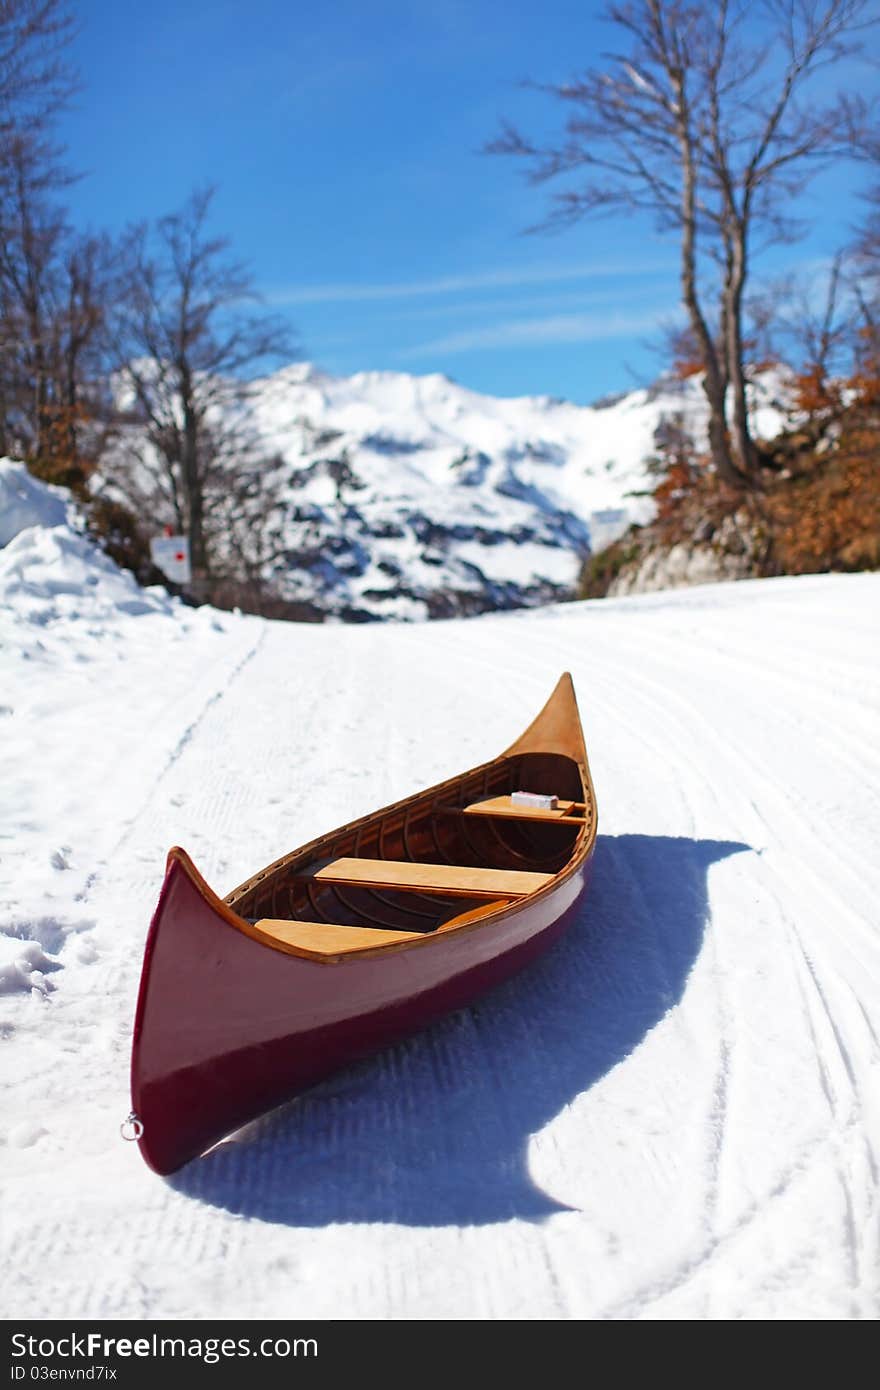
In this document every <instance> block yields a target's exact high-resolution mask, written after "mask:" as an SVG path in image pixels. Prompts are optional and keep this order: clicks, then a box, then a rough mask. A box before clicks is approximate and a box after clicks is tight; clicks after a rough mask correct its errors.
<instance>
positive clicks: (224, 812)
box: [0, 527, 880, 1319]
mask: <svg viewBox="0 0 880 1390" xmlns="http://www.w3.org/2000/svg"><path fill="white" fill-rule="evenodd" d="M75 541H76V542H77V544H74V542H75ZM131 597H132V594H131V591H130V588H129V586H128V583H127V581H126V580H124V579H120V577H119V576H117V575H115V574H114V573H113V572H112V570H110V569H108V568H107V565H106V563H105V562H104V561H102V560H100V558H97V557H96V556H95V553H94V552H93V551H91V548H90V547H88V546H87V544H86V543H85V542H83V541H81V540H80V539H79V538H76V537H72V536H71V533H70V532H66V533H65V528H64V527H56V528H53V529H49V530H45V529H43V530H39V529H38V530H33V529H31V530H24V531H22V532H21V533H20V535H19V536H18V538H17V540H16V541H14V542H13V543H12V544H11V545H10V546H8V547H7V548H6V549H5V550H3V551H0V604H2V606H0V644H2V647H3V682H2V689H0V705H2V708H0V749H2V757H3V769H2V774H0V775H2V786H3V793H4V795H3V824H2V829H0V835H2V839H0V851H2V853H0V940H2V941H3V945H4V955H3V957H2V959H0V964H2V971H3V973H2V975H0V989H2V991H3V993H0V1032H2V1048H3V1057H4V1062H3V1074H4V1082H5V1095H4V1105H3V1111H2V1118H0V1143H2V1154H3V1158H2V1162H3V1171H4V1175H5V1181H4V1184H3V1204H4V1211H3V1217H2V1227H3V1232H4V1246H5V1253H6V1258H7V1261H8V1266H9V1268H11V1269H12V1270H13V1271H14V1278H12V1279H10V1280H8V1281H7V1284H6V1287H5V1301H4V1308H5V1312H6V1316H7V1317H12V1318H16V1317H18V1318H21V1317H28V1316H38V1317H62V1318H87V1317H169V1318H176V1317H183V1316H187V1315H194V1316H197V1317H198V1316H218V1317H236V1316H244V1317H255V1318H256V1317H283V1318H299V1317H308V1316H311V1315H318V1316H325V1317H332V1316H335V1315H338V1313H339V1310H340V1309H344V1310H345V1313H346V1315H347V1316H353V1317H356V1318H391V1317H396V1318H400V1317H402V1318H406V1317H424V1316H426V1315H427V1316H431V1317H435V1318H447V1317H464V1318H470V1317H508V1318H566V1317H589V1318H623V1319H628V1318H714V1319H719V1318H744V1317H745V1318H807V1319H816V1318H841V1319H849V1318H870V1317H873V1316H876V1314H877V1312H878V1292H880V1274H878V1270H880V1261H878V1254H880V1251H878V1222H877V1214H878V1202H877V1199H878V1178H877V1173H878V1158H880V1154H878V1149H880V1126H878V1120H880V1116H878V1106H880V1100H878V1097H880V1090H878V1084H877V1083H878V1078H880V1052H878V1036H880V1009H878V997H880V995H878V985H880V941H878V926H877V910H876V905H877V901H878V897H880V868H878V864H877V858H876V852H875V851H876V825H877V820H878V812H880V804H878V803H880V754H878V743H877V738H876V732H877V705H878V699H877V680H876V677H877V670H876V664H877V663H876V651H877V641H876V638H877V619H876V614H877V609H878V600H880V576H876V575H870V576H859V575H855V576H832V577H810V578H805V579H794V580H772V581H763V582H743V583H740V584H736V585H722V586H718V587H716V588H703V589H691V590H687V591H680V592H677V593H675V594H670V595H663V594H660V595H650V596H647V597H644V598H639V599H621V600H614V601H607V600H606V601H604V602H599V603H590V604H580V605H566V606H562V607H558V608H547V609H544V610H542V611H541V612H539V613H526V614H505V615H496V616H489V617H484V618H480V619H477V620H474V621H470V622H463V621H455V622H445V623H435V624H430V625H424V624H420V625H415V626H397V625H390V624H389V625H370V626H366V627H363V626H361V627H358V626H354V627H343V626H334V625H331V626H323V627H316V626H303V627H299V626H295V625H292V624H280V623H269V622H265V621H263V620H261V619H258V618H237V617H235V616H232V615H229V614H222V615H218V614H216V613H212V612H211V611H210V610H207V609H202V610H199V611H193V610H190V609H186V608H183V607H181V606H180V605H179V604H178V603H176V602H173V601H170V600H163V599H160V598H159V596H158V595H151V594H146V595H142V594H141V595H138V594H137V592H136V591H135V593H134V597H135V598H139V600H140V603H139V606H134V607H133V606H132V604H131V603H130V599H131ZM566 668H568V669H570V670H571V671H572V673H573V675H574V679H575V683H576V686H577V690H578V695H579V699H580V704H581V709H582V713H583V717H584V725H585V730H586V734H587V741H588V746H589V749H590V755H591V762H592V767H593V773H594V777H595V783H596V789H597V795H598V803H599V841H598V849H597V857H596V867H595V874H594V879H593V884H592V888H591V891H590V894H589V896H588V899H587V902H586V905H585V907H584V910H583V913H582V915H581V918H580V920H579V921H578V922H577V923H576V925H575V926H574V927H573V929H572V930H571V931H570V933H569V934H568V936H567V937H566V939H565V940H564V941H562V942H561V943H560V944H559V945H558V946H557V947H556V948H554V950H553V951H552V952H550V953H549V954H548V955H547V956H546V957H545V958H544V959H543V960H542V961H541V962H540V963H539V964H538V965H536V966H535V967H533V968H532V969H530V970H529V971H528V972H527V973H525V974H523V975H522V976H520V977H519V978H517V979H516V980H514V981H512V982H511V983H509V984H508V985H506V986H504V987H503V988H502V989H500V990H498V991H497V992H496V993H494V994H492V995H490V996H487V997H486V998H485V999H484V1000H483V1001H482V1002H481V1003H480V1004H479V1005H478V1006H477V1007H475V1008H472V1009H469V1010H467V1011H464V1012H462V1013H459V1014H457V1015H455V1016H453V1017H450V1018H449V1019H447V1020H446V1021H445V1022H443V1023H441V1024H440V1025H438V1026H437V1027H435V1028H433V1029H432V1030H431V1031H430V1032H428V1033H426V1034H424V1035H422V1036H420V1037H418V1038H415V1039H413V1040H411V1041H410V1042H408V1043H406V1044H404V1045H401V1046H399V1047H397V1048H395V1049H393V1050H391V1051H388V1052H385V1053H383V1054H382V1055H381V1056H378V1057H377V1058H375V1059H374V1060H372V1061H369V1062H365V1063H364V1064H362V1065H360V1066H358V1067H356V1068H353V1069H350V1070H348V1071H346V1072H344V1073H342V1074H340V1075H338V1076H336V1077H334V1078H333V1079H331V1080H330V1081H328V1082H326V1083H325V1084H323V1085H322V1086H320V1087H318V1088H317V1089H316V1090H314V1091H313V1092H311V1093H309V1094H308V1095H307V1096H305V1097H303V1098H302V1099H300V1100H299V1101H298V1102H296V1103H294V1104H292V1105H289V1106H287V1107H284V1108H282V1109H281V1110H279V1111H277V1112H275V1113H274V1114H273V1115H271V1116H269V1117H267V1118H266V1119H264V1120H263V1121H260V1122H258V1123H257V1124H255V1125H253V1126H251V1127H250V1128H249V1130H247V1131H246V1132H243V1133H242V1134H241V1135H240V1136H238V1137H237V1139H236V1140H235V1141H232V1142H229V1143H226V1144H224V1145H222V1146H220V1147H219V1148H218V1149H216V1150H215V1151H214V1152H213V1153H212V1154H211V1155H209V1156H208V1157H206V1158H204V1159H201V1160H198V1161H196V1162H194V1163H193V1164H191V1165H189V1166H188V1167H187V1168H186V1169H185V1170H184V1171H183V1172H182V1173H180V1174H178V1175H177V1176H176V1177H175V1178H173V1179H172V1180H170V1181H163V1180H161V1179H159V1178H157V1177H156V1176H155V1175H154V1174H152V1173H151V1172H149V1171H148V1170H147V1168H146V1167H145V1165H144V1164H143V1162H142V1161H141V1159H140V1157H139V1155H138V1153H137V1151H136V1149H135V1148H134V1147H133V1146H129V1145H126V1144H124V1143H123V1142H122V1141H121V1139H120V1138H119V1137H118V1128H117V1127H118V1124H119V1122H120V1121H121V1120H122V1119H123V1117H124V1116H125V1114H126V1112H127V1110H128V1103H129V1102H128V1075H127V1073H128V1060H129V1047H130V1036H131V1024H132V1017H133V1013H134V1005H135V996H136V990H137V982H138V975H139V970H140V962H141V952H142V948H143V942H144V937H145V933H146V928H147V924H148V921H149V917H150V914H151V912H152V910H153V907H154V905H155V901H156V896H157V893H158V889H159V885H160V881H161V877H162V871H163V861H164V855H165V851H166V849H167V848H168V846H169V845H170V844H172V843H175V842H179V843H181V844H183V845H185V846H187V847H188V848H189V850H190V851H191V852H192V854H193V856H194V858H195V860H196V862H197V863H198V864H199V865H200V867H201V868H202V869H203V870H204V871H205V873H206V874H207V876H208V878H209V879H210V881H211V882H212V883H214V884H215V885H216V886H217V887H218V888H219V889H220V890H221V891H225V890H227V889H228V888H229V887H231V886H232V885H234V884H235V883H237V882H240V881H241V880H242V879H243V878H244V877H245V875H246V874H247V873H248V872H249V871H250V870H252V869H254V868H256V867H257V866H259V865H261V864H264V863H266V862H268V861H269V860H270V859H272V858H274V857H276V856H277V855H278V854H280V853H281V852H282V851H284V850H286V849H288V848H290V847H292V846H294V845H295V844H297V843H299V842H301V841H303V840H305V839H306V838H307V837H309V836H311V835H314V834H316V833H318V832H319V831H320V830H322V829H326V828H329V827H331V826H333V825H335V824H339V823H341V822H343V821H345V820H347V819H349V818H350V817H353V816H356V815H359V814H361V813H363V812H366V811H367V810H369V809H371V808H373V807H374V806H376V805H378V804H382V803H386V802H388V801H390V800H391V799H393V798H394V797H398V796H402V795H404V794H405V793H407V792H409V791H412V790H415V789H416V788H418V787H420V786H424V785H427V784H430V783H431V782H433V781H435V780H437V779H439V778H441V777H443V776H446V775H448V774H452V773H454V772H456V771H458V770H460V769H461V768H463V767H465V766H468V765H471V764H473V763H475V762H477V761H479V760H481V759H484V758H486V757H489V756H491V755H493V754H494V753H496V752H497V751H498V750H499V749H500V748H502V747H504V746H505V745H506V744H508V743H509V742H510V740H511V739H512V738H513V736H514V735H515V734H516V733H518V732H519V731H520V729H521V728H522V727H523V725H524V724H525V723H526V722H527V720H528V719H530V718H531V716H532V715H533V714H534V713H535V711H536V710H537V708H538V707H539V705H540V704H541V702H542V701H543V700H544V698H545V697H546V695H547V693H548V692H549V690H550V688H551V687H552V685H553V683H554V681H555V679H556V678H557V676H558V675H559V673H560V671H562V670H563V669H566Z"/></svg>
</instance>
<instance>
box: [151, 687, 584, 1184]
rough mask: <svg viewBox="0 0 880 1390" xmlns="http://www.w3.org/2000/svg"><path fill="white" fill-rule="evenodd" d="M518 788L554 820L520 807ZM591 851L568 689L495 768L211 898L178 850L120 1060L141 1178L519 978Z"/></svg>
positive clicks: (352, 828)
mask: <svg viewBox="0 0 880 1390" xmlns="http://www.w3.org/2000/svg"><path fill="white" fill-rule="evenodd" d="M517 791H527V792H531V793H536V794H543V795H544V796H547V797H551V796H553V797H556V798H558V804H557V805H556V807H555V808H552V809H546V808H541V807H532V806H523V805H522V804H520V803H518V802H517V801H514V799H513V793H514V792H517ZM595 839H596V805H595V798H594V794H593V786H592V782H591V780H590V772H589V766H588V763H587V755H586V750H585V748H584V739H583V733H582V730H581V724H580V718H579V715H578V709H577V703H576V700H575V694H574V688H573V686H572V682H571V677H570V676H569V675H567V674H566V675H564V676H562V678H561V679H560V681H559V683H558V685H557V686H556V689H555V690H554V692H553V694H552V695H551V697H550V699H549V701H548V702H547V704H546V705H545V707H544V708H543V710H542V711H541V713H540V714H539V715H538V717H537V718H536V719H535V720H534V722H533V723H532V724H530V725H529V727H528V729H526V731H525V733H524V734H522V736H521V737H520V738H518V739H517V740H516V742H515V743H514V744H512V746H511V747H510V748H508V749H507V750H506V751H505V752H504V753H502V754H501V756H500V757H498V758H495V759H494V760H493V761H491V762H488V763H484V764H482V765H481V766H480V767H475V768H473V769H472V770H471V771H469V772H464V773H462V774H460V775H459V776H458V777H453V778H450V779H449V781H446V782H441V783H439V784H438V785H437V786H435V787H431V788H429V789H428V790H427V791H423V792H420V793H418V794H417V795H415V796H410V797H407V798H406V799H405V800H403V801H398V802H396V803H395V804H394V805H393V806H387V807H385V808H384V809H383V810H381V811H376V812H374V813H373V814H372V815H369V816H365V817H364V818H363V819H361V820H357V821H352V822H351V823H350V824H349V825H345V826H342V827H341V828H340V829H338V830H334V831H331V832H330V833H329V834H327V835H322V836H321V837H320V838H319V839H317V840H313V841H312V842H311V843H310V844H307V845H304V846H303V847H302V848H301V849H296V850H293V851H292V852H291V853H290V854H286V855H285V856H284V857H283V858H282V859H278V860H276V861H275V863H274V864H270V865H269V866H268V867H267V868H265V869H261V870H260V872H259V873H256V874H254V875H253V877H251V878H249V879H248V880H247V881H246V882H245V883H242V884H241V885H240V886H239V887H238V888H236V889H234V891H233V892H231V893H229V894H228V895H227V896H226V897H225V898H219V897H217V895H216V894H215V893H214V892H212V890H211V889H210V888H209V887H208V885H207V883H206V882H205V881H204V879H203V878H202V877H201V875H200V874H199V872H198V870H197V869H196V868H195V866H194V865H193V863H192V861H191V860H190V859H189V857H188V855H187V854H186V853H185V852H184V851H183V850H182V849H179V848H175V849H172V850H171V851H170V853H169V855H168V862H167V868H166V873H165V881H164V883H163V886H162V891H161V894H160V897H159V903H158V906H157V908H156V911H155V914H154V916H153V920H152V923H151V925H150V930H149V935H148V938H147V943H146V950H145V953H144V963H143V971H142V975H141V985H140V993H139V996H138V1003H137V1014H136V1018H135V1025H134V1040H133V1048H132V1069H131V1070H132V1107H133V1110H132V1117H131V1120H132V1125H133V1127H134V1129H133V1132H134V1133H135V1134H138V1135H139V1143H140V1147H141V1152H142V1153H143V1156H144V1158H145V1159H146V1161H147V1163H148V1164H149V1165H150V1166H151V1167H152V1168H154V1169H155V1170H156V1172H158V1173H171V1172H174V1171H175V1169H177V1168H180V1167H181V1166H182V1165H183V1164H184V1163H187V1162H188V1161H189V1160H190V1159H192V1158H195V1157H196V1156H197V1155H199V1154H201V1153H204V1152H205V1150H206V1149H208V1148H210V1147H211V1146H212V1145H213V1144H215V1143H216V1142H217V1141H218V1140H220V1139H222V1138H223V1137H224V1136H225V1135H228V1134H230V1133H231V1132H232V1131H233V1130H235V1129H238V1128H240V1126H242V1125H243V1124H245V1123H247V1122H248V1121H250V1120H252V1119H255V1118H256V1117H257V1116H258V1115H261V1114H263V1113H264V1112H265V1111H267V1110H269V1109H271V1108H272V1107H274V1106H276V1105H279V1104H281V1103H282V1102H283V1101H286V1100H289V1099H291V1098H292V1097H293V1096H295V1095H296V1094H297V1093H298V1092H300V1091H301V1090H303V1089H305V1088H306V1087H308V1086H311V1085H313V1084H314V1083H315V1082H317V1081H319V1080H320V1079H321V1078H322V1077H325V1076H327V1075H328V1074H329V1073H331V1072H333V1071H334V1070H336V1069H337V1068H339V1067H342V1066H344V1065H346V1064H347V1063H349V1062H351V1061H353V1060H354V1059H356V1058H359V1057H362V1056H364V1055H366V1054H368V1053H370V1052H372V1051H374V1050H376V1049H378V1048H381V1047H384V1046H386V1045H387V1044H389V1043H391V1042H393V1041H395V1040H397V1039H399V1038H401V1037H404V1036H405V1035H407V1034H409V1033H411V1032H413V1031H415V1030H416V1029H419V1028H422V1027H424V1026H425V1025H426V1024H429V1023H430V1022H431V1021H432V1020H434V1019H436V1018H438V1017H439V1016H440V1015H442V1014H444V1013H446V1012H447V1011H449V1010H450V1009H456V1008H460V1007H461V1006H463V1005H466V1004H467V1003H469V1002H470V1001H471V1000H473V999H474V998H475V997H476V996H477V995H479V994H480V993H482V992H483V991H484V990H485V989H487V988H489V987H490V986H492V985H495V984H497V983H499V982H500V981H502V980H504V979H506V978H507V977H508V976H509V975H512V974H513V973H514V972H515V971H516V970H519V969H521V968H522V967H523V966H524V965H526V964H528V962H529V961H531V960H532V959H534V957H535V956H537V955H538V954H539V953H540V952H541V951H543V950H544V949H545V948H546V947H547V946H548V945H549V944H550V943H551V941H553V940H554V939H555V938H556V937H557V936H558V935H559V934H560V933H561V932H562V931H563V930H564V928H565V927H566V926H567V925H568V923H569V922H570V921H571V919H572V917H573V915H574V913H575V911H576V909H577V905H578V900H579V898H580V897H581V894H582V893H583V891H584V889H585V887H586V882H587V875H588V869H589V864H590V859H591V855H592V851H593V847H594V844H595Z"/></svg>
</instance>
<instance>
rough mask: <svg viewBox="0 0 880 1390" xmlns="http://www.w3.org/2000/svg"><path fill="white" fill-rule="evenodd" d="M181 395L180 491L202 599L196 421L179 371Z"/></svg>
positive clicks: (196, 590)
mask: <svg viewBox="0 0 880 1390" xmlns="http://www.w3.org/2000/svg"><path fill="white" fill-rule="evenodd" d="M180 395H181V404H182V406H183V458H182V460H181V462H182V469H181V472H182V474H183V490H184V495H185V498H186V511H187V534H188V537H189V562H190V568H191V570H192V583H191V588H192V592H193V594H194V596H195V597H196V598H203V597H204V591H205V583H206V580H207V577H208V560H207V553H206V550H205V499H204V496H203V493H202V479H201V473H200V471H199V453H198V446H199V417H198V411H197V408H196V405H195V402H194V401H193V393H192V382H191V381H190V377H189V372H188V371H187V370H186V369H185V368H184V369H183V370H182V371H181V378H180Z"/></svg>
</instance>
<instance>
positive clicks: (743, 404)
mask: <svg viewBox="0 0 880 1390" xmlns="http://www.w3.org/2000/svg"><path fill="white" fill-rule="evenodd" d="M745 280H746V244H745V228H744V227H743V226H741V225H740V226H737V227H736V229H735V231H734V232H733V235H732V238H731V259H730V270H729V274H728V277H727V279H726V281H725V285H724V311H725V312H724V320H725V342H724V353H725V357H726V359H727V378H728V381H729V382H730V395H731V435H732V439H733V451H734V455H735V457H736V462H737V465H738V468H739V471H740V473H741V474H742V475H743V478H744V479H746V480H747V481H749V482H754V479H755V474H756V471H757V459H756V456H755V446H754V444H753V442H752V435H751V430H750V428H749V409H748V400H747V397H746V374H745V366H744V363H743V355H744V354H743V341H742V296H743V287H744V285H745Z"/></svg>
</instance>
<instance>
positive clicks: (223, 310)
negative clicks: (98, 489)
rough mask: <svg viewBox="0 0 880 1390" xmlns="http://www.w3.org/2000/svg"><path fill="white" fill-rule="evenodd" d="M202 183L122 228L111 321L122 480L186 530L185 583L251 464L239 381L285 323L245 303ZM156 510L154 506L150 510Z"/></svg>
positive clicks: (213, 542)
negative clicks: (125, 434) (148, 218)
mask: <svg viewBox="0 0 880 1390" xmlns="http://www.w3.org/2000/svg"><path fill="white" fill-rule="evenodd" d="M213 196H214V190H213V189H210V188H206V189H201V190H198V191H196V192H195V193H193V194H192V196H191V197H190V199H189V200H188V201H187V203H186V204H185V206H184V207H183V208H182V209H181V210H180V211H179V212H176V213H173V214H172V215H170V216H168V217H163V218H162V219H161V220H160V221H159V222H158V223H157V224H156V225H155V226H153V227H150V226H148V225H146V224H144V225H141V226H138V227H136V228H134V229H133V230H132V231H131V233H130V234H129V236H128V240H127V246H126V250H125V254H124V256H123V271H122V276H121V279H120V284H119V292H118V296H117V299H118V305H117V311H116V314H115V317H114V323H113V327H112V336H113V343H114V353H115V357H116V361H117V372H118V378H117V380H118V384H119V387H120V389H121V392H122V394H123V396H124V395H126V393H127V395H128V397H129V408H130V410H129V418H130V420H131V421H132V422H134V423H137V424H138V425H140V426H142V427H143V431H144V432H145V437H146V441H147V448H146V449H145V450H143V451H142V452H141V456H140V462H139V468H138V470H136V472H135V474H134V475H133V477H130V487H131V483H132V481H133V482H134V485H135V488H136V490H139V494H140V499H141V501H142V502H143V500H144V491H145V480H148V481H149V486H150V487H152V489H153V500H154V503H155V505H156V507H157V510H158V509H161V508H164V509H165V511H166V512H168V511H170V514H171V515H172V516H173V518H174V522H175V524H176V525H177V526H178V527H180V529H181V530H182V531H183V532H185V533H186V534H187V535H188V537H189V543H190V555H191V561H192V568H193V575H194V580H195V587H196V589H197V590H198V589H199V587H200V586H201V587H203V586H204V581H205V578H206V577H207V576H208V575H209V574H210V572H211V567H212V558H214V557H213V556H212V551H214V552H216V550H217V546H218V544H220V543H222V531H223V529H224V527H223V525H222V524H221V523H220V522H219V521H217V523H216V524H215V520H216V519H217V518H219V517H220V516H221V515H222V513H223V509H224V506H225V505H226V500H227V499H228V497H229V496H230V495H231V494H232V493H233V492H234V491H235V490H236V488H238V487H239V486H240V485H241V484H242V479H243V477H244V476H245V475H247V478H248V482H247V488H246V490H247V492H248V495H251V494H252V492H253V488H254V481H253V477H252V471H253V467H254V460H255V457H256V456H257V455H258V453H259V447H260V446H259V439H258V436H257V432H256V430H255V427H254V423H253V420H252V418H251V413H250V411H249V404H250V399H251V394H252V388H251V385H250V381H249V378H250V377H251V376H252V374H253V373H254V371H255V370H257V369H258V368H259V367H260V366H261V365H262V364H267V363H269V362H270V361H272V360H273V359H278V358H281V357H289V356H290V355H291V352H292V346H291V341H290V332H289V330H288V329H287V327H286V326H285V325H283V324H282V323H279V322H278V321H276V320H275V319H273V318H271V317H269V316H267V314H266V313H265V312H263V311H260V310H259V309H253V308H249V307H248V306H249V305H253V303H254V301H255V299H256V295H255V293H254V289H253V284H252V281H251V277H250V275H249V273H248V271H247V270H246V268H245V267H244V266H242V265H241V264H240V263H239V262H237V261H235V260H233V259H231V258H230V256H229V243H228V241H226V240H225V239H224V238H222V237H216V236H214V235H213V234H212V233H211V232H210V231H209V228H208V220H209V214H210V210H211V202H212V198H213ZM157 519H158V515H157Z"/></svg>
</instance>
